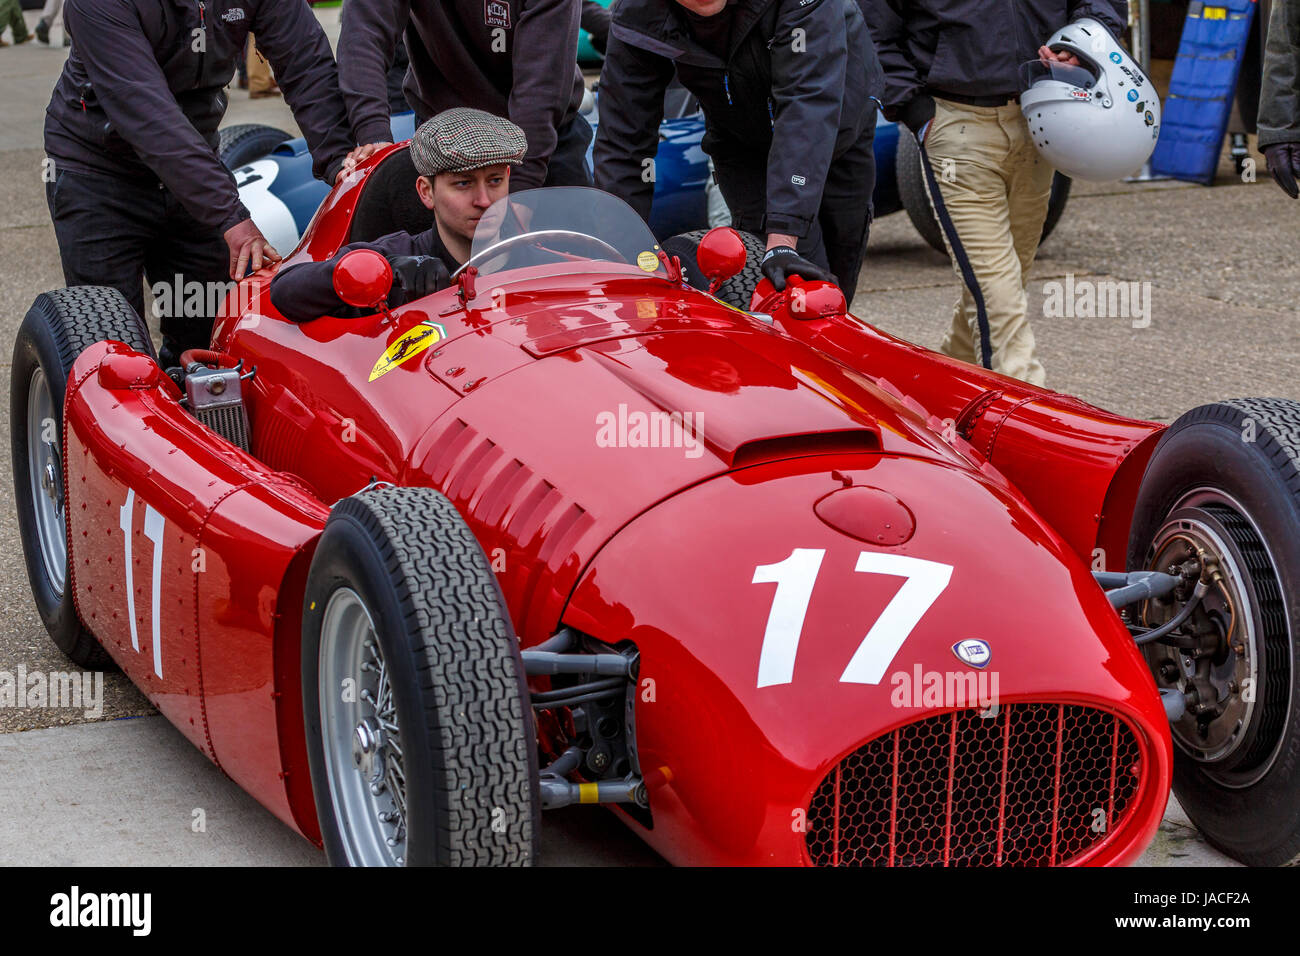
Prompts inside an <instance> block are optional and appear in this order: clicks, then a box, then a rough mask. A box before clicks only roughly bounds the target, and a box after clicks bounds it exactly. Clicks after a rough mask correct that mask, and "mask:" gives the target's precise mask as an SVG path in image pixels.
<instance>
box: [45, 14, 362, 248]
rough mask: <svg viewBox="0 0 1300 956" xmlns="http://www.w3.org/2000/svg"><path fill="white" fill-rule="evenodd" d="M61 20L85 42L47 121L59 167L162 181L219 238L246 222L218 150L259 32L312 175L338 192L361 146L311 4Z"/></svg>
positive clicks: (68, 66)
mask: <svg viewBox="0 0 1300 956" xmlns="http://www.w3.org/2000/svg"><path fill="white" fill-rule="evenodd" d="M63 16H64V19H65V21H66V23H67V26H68V31H69V32H70V33H72V34H75V36H76V38H77V41H76V43H74V44H73V46H72V51H71V52H70V53H69V54H68V59H67V62H66V63H64V65H63V73H62V74H61V75H60V76H59V79H58V82H57V83H55V85H54V92H53V94H52V95H51V96H50V105H49V106H48V107H47V108H46V111H45V113H46V116H45V152H46V155H48V156H49V157H50V158H51V159H53V160H54V161H55V163H56V164H57V165H58V166H59V167H60V168H63V169H71V170H89V171H91V172H98V173H107V174H108V175H111V176H115V177H118V178H119V179H125V180H130V181H134V182H149V181H151V180H152V181H159V182H162V184H163V185H165V186H166V187H167V188H168V189H169V190H170V191H171V193H172V195H173V196H175V197H176V198H177V199H178V200H180V202H181V204H182V205H184V207H185V209H186V211H187V212H189V213H190V215H192V216H193V217H194V218H195V219H197V220H198V221H199V222H200V223H202V224H203V225H204V226H205V227H209V228H211V229H213V230H215V231H217V232H225V231H226V230H227V229H229V228H231V227H232V226H234V225H236V224H238V223H240V222H242V221H243V220H245V219H247V218H248V210H247V209H245V208H244V205H243V203H241V202H240V201H239V191H238V190H237V189H236V188H235V180H234V179H233V178H232V177H231V175H230V171H229V170H227V169H226V167H225V166H223V165H222V163H221V160H220V159H218V158H217V151H216V146H217V127H218V126H219V125H220V124H221V120H222V117H223V116H225V112H226V93H225V86H226V84H227V83H229V82H230V79H231V77H233V76H234V75H235V62H236V61H237V60H238V59H239V58H240V57H242V56H243V46H244V39H245V38H246V37H247V36H248V33H249V31H252V32H253V33H255V34H256V35H257V48H258V50H259V51H260V52H262V53H264V54H265V55H266V58H267V59H268V60H269V61H270V62H271V67H272V69H274V70H275V77H276V80H277V81H278V82H279V84H280V86H281V88H283V90H284V98H285V100H286V101H287V102H288V104H289V106H290V107H292V109H293V117H294V119H295V120H296V121H297V123H298V125H299V126H300V127H302V131H303V135H304V136H306V137H307V144H308V146H310V147H311V153H312V160H313V163H312V168H313V171H314V172H315V174H316V176H317V177H318V178H321V179H324V180H325V181H326V182H329V183H330V184H331V185H332V184H333V176H334V173H336V172H337V171H338V169H339V167H340V166H342V164H343V157H344V156H346V155H347V152H348V150H349V149H351V148H352V137H351V135H350V131H349V129H348V123H347V116H346V113H345V110H344V106H343V99H342V97H341V96H340V95H339V87H338V77H337V74H336V72H335V67H334V55H333V54H332V53H331V52H330V45H329V40H327V39H326V37H325V31H324V30H322V29H321V27H320V24H319V23H317V22H316V18H315V16H313V14H312V12H311V9H310V8H309V7H308V6H307V4H306V2H305V0H207V2H206V3H205V4H198V3H194V2H193V0H68V4H67V6H66V7H64V12H63ZM200 38H202V40H203V43H202V52H196V50H195V45H196V43H197V42H198V40H199V39H200Z"/></svg>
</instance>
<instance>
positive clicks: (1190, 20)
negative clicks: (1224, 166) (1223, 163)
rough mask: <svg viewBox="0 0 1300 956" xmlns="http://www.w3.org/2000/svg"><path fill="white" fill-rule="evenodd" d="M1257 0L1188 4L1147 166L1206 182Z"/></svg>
mask: <svg viewBox="0 0 1300 956" xmlns="http://www.w3.org/2000/svg"><path fill="white" fill-rule="evenodd" d="M1254 18H1255V0H1214V2H1212V3H1201V2H1199V0H1193V2H1192V3H1191V5H1190V6H1189V7H1188V8H1187V20H1186V22H1185V23H1184V24H1183V36H1182V39H1181V40H1180V41H1179V43H1178V59H1177V60H1176V61H1175V62H1174V72H1173V76H1172V77H1171V78H1170V81H1169V96H1168V97H1167V98H1166V99H1165V104H1164V111H1163V113H1164V115H1163V118H1162V120H1161V127H1160V139H1159V141H1158V142H1157V143H1156V150H1155V153H1153V154H1152V156H1151V171H1152V172H1153V173H1155V174H1157V175H1161V176H1169V177H1172V178H1173V179H1182V180H1186V181H1188V182H1194V183H1203V184H1204V185H1206V186H1208V185H1209V184H1210V183H1211V182H1213V181H1214V173H1215V170H1216V169H1218V166H1219V153H1220V152H1221V150H1222V146H1223V137H1224V134H1225V133H1226V132H1227V130H1228V117H1229V114H1230V113H1231V112H1232V99H1233V95H1234V93H1235V92H1236V89H1237V74H1238V73H1239V72H1240V71H1241V57H1242V54H1243V53H1244V52H1245V50H1246V41H1247V39H1249V37H1250V27H1251V23H1252V22H1253V21H1254Z"/></svg>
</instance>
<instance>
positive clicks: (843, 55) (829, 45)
mask: <svg viewBox="0 0 1300 956" xmlns="http://www.w3.org/2000/svg"><path fill="white" fill-rule="evenodd" d="M666 6H667V10H666V11H665V5H664V4H663V3H661V2H658V0H620V2H619V4H618V5H617V6H616V7H615V8H614V13H613V20H612V25H611V28H610V37H609V45H608V47H607V49H606V53H605V64H604V67H603V69H602V72H601V91H600V96H601V120H600V125H599V127H598V129H597V133H596V145H595V151H594V163H595V176H596V185H597V186H599V187H600V188H602V189H604V190H606V191H607V192H612V193H613V194H614V195H616V196H618V197H619V198H621V199H623V200H625V201H626V202H627V203H628V204H629V205H631V206H632V208H633V209H635V210H636V211H637V212H638V213H639V214H640V215H641V216H642V218H645V219H648V217H649V214H650V206H651V202H652V199H653V195H654V182H653V178H650V179H647V178H646V176H645V170H646V169H647V168H648V167H647V165H646V164H647V163H648V162H652V161H653V159H654V157H655V154H656V151H657V150H658V146H659V141H658V135H659V134H658V127H659V123H660V121H661V119H662V117H663V112H664V109H663V98H664V92H665V90H666V89H667V88H668V86H669V84H670V83H671V82H672V80H673V77H674V75H675V76H676V77H677V79H678V80H679V81H680V82H681V84H682V85H683V86H684V87H685V88H686V89H687V90H689V91H690V92H691V93H693V94H694V95H695V97H696V99H698V101H699V103H700V106H701V109H702V110H703V113H704V121H705V129H706V132H705V139H704V143H705V149H706V151H707V152H708V153H709V154H710V157H711V159H712V161H713V165H714V169H715V174H716V178H717V181H718V185H719V186H720V188H721V190H722V193H723V195H724V197H725V198H726V201H727V205H728V206H729V207H730V211H731V214H732V225H733V226H735V227H736V228H737V229H741V230H744V231H746V232H750V233H756V234H757V233H761V234H763V235H765V236H766V237H767V245H768V246H769V247H771V246H774V245H791V246H793V247H794V248H795V249H797V251H798V255H799V257H800V258H801V259H802V260H803V261H806V262H809V263H815V264H816V266H817V267H818V268H819V269H820V270H822V273H823V274H825V275H834V276H836V277H837V278H838V281H839V283H840V284H841V287H842V288H843V290H844V293H845V295H846V296H847V297H849V298H851V297H852V295H853V290H854V288H855V287H856V284H857V278H858V271H859V269H860V267H861V264H862V258H863V254H864V251H865V249H866V241H867V229H868V224H869V219H870V202H871V192H872V188H873V186H874V182H875V157H874V155H873V153H872V141H873V139H874V136H875V119H876V107H875V98H876V97H878V96H879V95H880V94H881V92H882V89H883V80H882V76H881V71H880V65H879V62H878V61H877V59H876V54H875V49H874V47H873V45H872V42H871V37H870V34H869V33H868V31H867V26H866V22H865V20H864V19H863V16H862V11H861V10H860V8H859V6H858V4H857V2H856V0H815V2H807V0H805V2H803V3H800V2H799V0H776V2H770V3H769V2H762V0H731V2H728V0H676V2H672V3H668V4H667V5H666ZM665 13H666V15H665ZM783 261H784V260H783Z"/></svg>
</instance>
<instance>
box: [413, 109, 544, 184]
mask: <svg viewBox="0 0 1300 956" xmlns="http://www.w3.org/2000/svg"><path fill="white" fill-rule="evenodd" d="M410 149H411V162H412V163H414V164H415V171H416V172H417V173H419V174H420V175H421V176H436V175H438V173H463V172H466V171H468V170H471V169H482V168H484V167H485V166H495V165H497V164H498V163H509V164H510V165H511V166H518V165H519V164H520V163H521V162H523V159H524V153H525V152H527V151H528V140H527V139H526V138H525V136H524V131H523V130H521V129H520V128H519V127H518V126H516V125H515V124H514V123H512V122H510V120H508V119H506V118H505V117H503V116H494V115H493V114H491V113H486V112H484V111H483V110H474V109H468V108H465V107H458V108H456V109H451V110H443V111H442V112H441V113H439V114H438V115H437V116H435V117H433V118H432V119H430V120H429V121H428V122H426V123H423V124H422V125H421V126H420V128H419V129H417V130H416V131H415V135H414V136H413V137H411V146H410Z"/></svg>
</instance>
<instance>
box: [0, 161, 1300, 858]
mask: <svg viewBox="0 0 1300 956" xmlns="http://www.w3.org/2000/svg"><path fill="white" fill-rule="evenodd" d="M413 178H414V172H413V167H412V165H411V162H410V159H409V155H408V153H407V151H406V149H405V147H404V146H402V145H397V146H394V147H390V148H388V149H387V150H385V151H384V152H382V153H380V154H377V155H376V156H374V157H372V158H371V159H370V160H368V161H367V163H366V164H365V165H364V166H363V167H362V168H361V170H360V174H359V175H357V176H355V177H351V178H350V180H349V181H348V182H346V183H345V184H342V185H340V186H339V187H338V188H336V189H335V190H334V191H333V192H332V193H331V194H330V196H329V198H328V199H327V200H326V202H325V204H324V206H323V208H322V209H321V211H320V214H319V215H318V216H317V217H316V218H315V220H314V221H313V223H312V226H311V228H310V229H309V230H308V231H307V233H306V235H305V236H304V237H303V240H302V242H301V244H300V245H299V247H298V248H297V250H296V251H295V252H294V253H293V255H292V256H290V257H288V258H287V260H286V261H285V262H284V263H281V264H280V265H279V266H277V267H274V268H268V269H265V270H262V271H259V272H257V273H255V274H253V275H252V276H250V277H248V278H247V279H245V280H244V281H243V282H242V283H240V284H239V286H238V288H237V289H236V290H235V291H234V292H233V293H232V294H231V295H230V296H229V297H228V299H227V300H226V303H225V306H224V308H223V309H222V310H221V314H220V316H219V318H218V320H217V322H216V325H215V327H214V330H213V337H212V342H211V346H212V348H211V350H210V351H194V352H191V353H187V354H186V356H185V357H184V361H183V365H184V367H183V368H180V369H175V370H170V371H165V370H163V369H160V368H159V367H158V364H157V362H156V360H155V353H154V349H153V347H152V345H151V342H150V339H149V336H148V334H147V332H146V329H145V327H144V325H143V324H142V323H141V321H140V319H139V317H138V316H137V315H136V314H135V313H134V312H133V311H132V310H131V308H130V307H129V306H128V305H127V304H126V302H125V301H124V300H123V299H122V298H121V297H120V295H118V294H117V293H116V292H113V291H110V290H105V289H101V288H91V287H83V288H71V289H61V290H55V291H52V292H49V293H45V294H43V295H41V296H39V297H38V298H37V299H36V301H35V303H34V304H33V306H32V308H31V310H30V311H29V312H28V314H27V316H26V318H25V319H24V321H23V324H22V327H21V329H20V332H19V335H18V339H17V342H16V345H15V349H14V356H13V373H12V375H13V386H12V395H11V402H12V418H11V421H12V434H13V464H14V479H15V493H16V500H17V507H18V513H19V521H20V528H21V533H22V537H23V542H24V546H25V550H26V559H27V568H28V572H29V576H30V580H31V585H32V591H33V595H34V597H35V601H36V604H37V606H38V608H39V610H40V614H41V616H42V618H43V620H44V622H45V625H46V627H47V629H48V631H49V633H50V635H51V637H52V638H53V639H54V641H55V642H56V643H57V645H58V646H59V647H60V648H62V649H63V650H64V651H65V652H66V653H67V654H68V655H69V657H71V658H72V659H73V660H74V661H76V662H78V663H80V664H82V665H84V666H87V667H102V666H106V665H107V664H108V663H109V662H110V661H111V662H114V663H116V664H117V665H118V666H120V667H121V668H122V670H123V671H124V672H125V673H126V674H127V675H128V676H129V677H130V678H131V679H132V680H133V681H134V682H135V683H136V684H137V685H138V686H139V687H140V688H141V689H142V690H143V691H144V693H145V694H146V695H147V696H148V697H149V699H150V700H151V701H152V702H153V703H154V704H155V705H156V706H157V707H158V709H159V710H160V711H161V712H162V713H163V714H164V715H165V716H166V717H167V718H168V719H169V720H171V721H172V722H173V723H174V724H175V725H176V726H177V727H178V728H179V729H180V731H181V732H182V733H183V734H185V735H186V736H187V737H188V738H189V739H190V740H191V741H192V742H193V743H194V744H195V746H197V747H198V748H200V749H201V750H202V751H203V753H204V754H206V755H207V756H208V757H209V758H210V759H211V760H212V761H213V762H214V763H216V764H217V765H218V766H219V767H220V768H221V769H222V771H223V772H224V773H226V774H227V775H229V776H230V777H231V778H232V779H233V780H235V781H236V782H237V783H238V784H239V785H240V786H241V787H243V788H244V789H246V790H247V791H248V792H249V793H250V794H252V795H253V796H254V797H256V798H257V799H258V800H259V801H260V802H261V803H262V804H264V805H265V806H266V807H267V808H268V809H269V810H270V811H271V812H272V813H274V814H275V815H276V816H278V817H279V818H280V819H281V820H283V821H284V823H285V824H287V825H288V826H290V827H292V828H294V829H295V830H296V831H297V832H299V833H301V834H302V835H303V836H304V837H306V838H307V839H308V840H311V841H313V842H315V843H316V844H318V845H321V846H323V847H324V849H325V851H326V853H327V854H328V858H329V860H330V861H331V862H334V863H340V864H408V865H413V864H423V863H442V864H489V863H490V864H516V863H529V862H533V861H534V860H535V857H536V840H537V835H538V828H539V826H540V825H541V824H540V822H539V821H540V819H541V811H543V810H545V809H548V808H552V807H560V806H565V805H568V804H575V803H583V804H607V805H609V806H611V807H613V808H614V810H615V812H616V813H618V814H619V816H620V817H621V818H622V819H623V820H624V821H625V822H626V824H627V826H629V827H630V828H631V829H632V830H633V831H635V833H636V834H638V835H639V836H640V837H641V838H642V839H644V840H645V841H646V843H648V844H649V845H650V846H652V847H653V848H654V849H655V850H657V851H658V852H659V853H660V854H662V855H663V856H664V857H665V858H666V859H668V860H669V861H671V862H674V863H683V864H806V865H817V866H835V865H865V866H903V865H935V866H938V865H953V866H957V865H977V866H1000V865H1015V866H1039V865H1080V864H1097V865H1101V864H1108V865H1113V864H1124V863H1128V862H1131V861H1133V860H1134V859H1135V858H1136V857H1137V856H1138V855H1139V854H1140V853H1141V852H1142V850H1143V849H1144V848H1145V847H1146V846H1147V844H1148V843H1149V841H1150V840H1151V838H1152V836H1153V834H1154V832H1155V830H1156V828H1157V826H1158V824H1159V821H1160V819H1161V815H1162V813H1163V812H1164V809H1165V804H1166V801H1167V798H1168V795H1169V792H1170V787H1171V783H1172V786H1173V788H1174V789H1175V790H1176V792H1177V794H1178V798H1179V800H1180V801H1181V802H1182V804H1183V806H1184V807H1185V808H1186V810H1187V812H1188V814H1189V815H1190V816H1191V818H1192V819H1193V820H1194V821H1195V823H1196V824H1197V825H1198V826H1199V827H1200V828H1201V829H1202V830H1203V831H1204V832H1205V834H1206V835H1207V836H1208V838H1209V839H1210V840H1211V841H1212V842H1213V843H1214V844H1215V845H1216V846H1218V847H1220V848H1222V849H1224V850H1225V851H1226V852H1228V853H1230V854H1232V855H1234V856H1235V857H1237V858H1238V859H1241V860H1244V861H1247V862H1251V863H1258V864H1273V863H1281V862H1286V861H1293V860H1295V859H1296V857H1297V855H1300V785H1298V784H1300V781H1298V780H1297V773H1298V772H1300V752H1298V751H1300V734H1298V733H1297V722H1298V721H1300V709H1298V708H1296V707H1295V706H1294V701H1295V694H1296V691H1295V671H1296V660H1295V655H1296V647H1297V642H1296V640H1295V636H1294V635H1295V633H1296V627H1297V620H1298V619H1297V614H1298V613H1300V612H1298V611H1297V608H1296V606H1295V605H1296V601H1295V595H1296V594H1297V593H1300V507H1298V497H1300V472H1298V471H1297V464H1296V463H1297V454H1298V453H1300V452H1298V449H1300V407H1298V406H1297V404H1296V403H1293V402H1288V401H1283V400H1277V399H1247V400H1239V401H1232V402H1224V403H1216V404H1212V405H1207V406H1204V407H1201V408H1197V409H1195V410H1193V411H1190V412H1188V413H1187V414H1185V415H1183V416H1182V417H1181V418H1179V419H1178V420H1177V421H1176V422H1174V423H1173V424H1172V425H1169V426H1165V425H1161V424H1157V423H1153V422H1146V421H1137V420H1133V419H1130V418H1125V417H1123V416H1120V415H1115V414H1111V413H1109V412H1106V411H1103V410H1101V409H1099V408H1096V407H1094V406H1091V405H1088V404H1086V403H1084V402H1082V401H1079V400H1076V399H1074V398H1071V397H1069V396H1066V395H1062V394H1058V393H1056V392H1051V391H1047V390H1044V389H1041V388H1035V387H1032V386H1029V385H1026V384H1023V383H1021V382H1018V381H1013V380H1010V379H1007V378H1003V377H1001V376H999V375H996V374H993V373H991V372H988V371H985V370H983V369H980V368H978V367H974V366H970V365H965V364H962V363H959V362H956V361H953V360H951V359H948V358H946V357H944V356H941V355H937V354H935V353H933V352H930V351H927V350H925V349H923V348H919V347H917V346H915V345H912V344H909V343H907V342H905V341H902V340H900V339H897V338H894V337H892V336H890V335H887V334H884V333H883V332H881V331H878V330H877V329H875V328H873V327H871V326H870V325H868V324H866V323H864V322H862V321H861V320H859V319H856V318H854V317H853V316H852V315H850V314H848V312H847V309H846V305H845V302H844V297H843V295H842V294H841V292H840V290H839V289H838V288H836V287H835V286H833V285H831V284H828V283H821V282H809V283H802V282H800V281H798V280H792V281H791V283H790V284H789V286H788V287H787V288H786V289H785V290H784V291H783V292H780V293H776V292H774V291H773V290H772V288H771V286H770V285H769V284H766V283H765V282H763V283H760V284H759V285H758V286H757V287H756V288H753V289H752V290H751V296H752V301H751V303H750V307H749V308H747V309H741V308H736V307H734V306H732V305H728V304H726V303H724V302H722V301H720V300H719V299H718V298H716V297H714V296H712V295H710V294H709V293H708V292H707V291H701V290H698V289H696V288H693V287H691V286H689V285H688V284H686V283H685V282H684V281H683V279H682V272H681V268H680V265H681V264H680V263H679V262H678V261H677V259H676V258H675V257H673V256H669V255H667V254H666V253H665V252H664V250H662V249H660V248H659V247H658V246H657V245H656V242H655V239H654V237H653V236H652V235H651V233H650V231H649V230H648V228H647V227H646V226H645V224H644V223H643V222H642V221H641V220H640V219H639V218H638V217H637V216H636V215H635V213H633V211H632V210H631V209H630V208H628V207H627V206H626V205H624V204H623V203H621V202H620V201H619V200H617V199H615V198H613V197H610V196H608V195H606V194H603V193H600V192H597V191H595V190H576V189H551V190H536V191H526V192H520V193H517V194H515V195H514V196H512V197H510V198H509V199H508V200H503V201H502V202H501V203H498V204H497V205H496V206H494V207H493V209H492V210H490V211H489V212H488V213H487V214H486V215H485V216H484V219H483V221H482V222H481V223H480V225H479V228H478V235H477V236H476V238H475V241H474V244H473V251H472V255H471V258H470V259H469V261H468V263H467V264H466V267H465V268H463V269H461V270H459V271H458V272H457V273H456V274H455V275H454V277H453V278H454V282H453V284H452V286H451V287H449V288H447V289H444V290H442V291H439V292H436V293H434V294H431V295H428V296H426V297H424V298H421V299H417V300H415V301H413V302H410V303H408V304H405V305H402V306H400V307H397V308H390V307H389V304H388V303H387V301H386V300H385V295H386V293H387V291H388V289H389V286H390V283H391V281H392V277H391V272H390V269H389V265H388V263H387V262H386V261H385V260H384V259H383V257H381V256H379V255H378V254H377V253H374V252H372V251H370V250H357V251H354V252H352V253H349V254H348V255H347V256H346V257H344V258H343V259H342V260H340V262H339V264H338V266H337V267H336V269H335V272H334V280H333V281H334V286H335V289H336V290H337V292H338V293H339V295H340V297H341V298H342V299H343V300H344V301H346V302H349V303H351V304H352V305H353V306H356V307H358V309H360V310H362V311H363V312H364V314H363V315H362V316H361V317H359V318H336V317H322V318H319V319H316V320H314V321H308V322H304V323H295V322H291V321H288V320H287V319H285V318H284V317H283V316H281V315H280V314H278V313H277V312H276V311H275V309H274V308H273V307H272V306H271V303H270V299H269V294H268V284H269V283H270V281H271V280H272V277H273V275H274V274H275V273H276V271H277V269H284V268H292V267H293V266H294V265H295V264H297V263H303V262H308V261H319V260H323V259H326V258H328V257H331V256H333V255H335V254H336V253H337V252H338V250H339V249H340V247H342V246H343V245H344V244H346V243H348V242H351V241H358V240H367V239H373V238H375V237H377V236H379V235H381V234H383V233H386V232H390V231H392V230H394V229H398V228H407V229H411V230H415V229H418V228H424V227H427V225H428V224H429V219H428V212H427V210H423V207H422V206H418V203H416V202H415V201H414V199H413V201H412V202H411V203H410V204H406V205H403V204H401V203H396V202H394V197H395V196H396V195H398V193H399V191H400V189H399V187H400V185H401V184H402V183H409V182H410V181H412V180H413ZM410 192H411V195H412V197H414V190H413V189H412V190H410ZM422 210H423V211H422ZM421 216H423V218H422V219H421V218H420V217H421ZM692 255H693V257H694V258H695V262H694V263H693V267H694V269H695V272H696V273H697V274H698V275H702V276H703V277H705V279H706V280H707V281H708V282H709V283H710V285H711V286H716V285H717V284H718V283H720V282H721V281H723V280H724V279H727V278H728V277H734V276H736V275H737V274H739V273H740V272H741V269H742V265H743V262H744V258H745V255H744V244H743V242H742V241H741V240H740V238H739V237H738V236H737V235H736V234H735V233H734V232H732V231H731V230H727V229H719V230H716V231H715V232H713V233H710V234H709V235H707V236H706V237H705V238H704V239H703V241H701V242H700V243H699V244H698V246H697V247H695V248H694V249H693V250H692ZM592 812H596V811H595V810H593V811H592Z"/></svg>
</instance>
